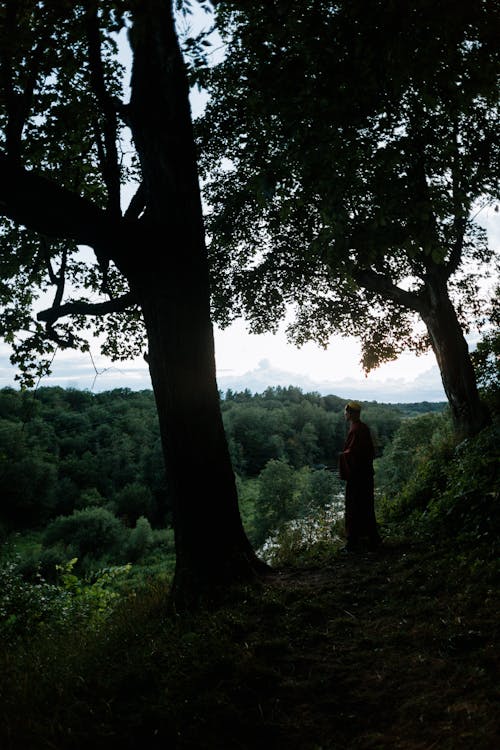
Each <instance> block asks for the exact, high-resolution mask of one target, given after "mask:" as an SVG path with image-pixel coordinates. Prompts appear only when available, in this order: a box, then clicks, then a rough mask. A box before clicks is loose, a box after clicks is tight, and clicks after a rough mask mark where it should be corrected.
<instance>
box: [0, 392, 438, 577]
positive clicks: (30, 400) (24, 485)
mask: <svg viewBox="0 0 500 750" xmlns="http://www.w3.org/2000/svg"><path fill="white" fill-rule="evenodd" d="M221 396H222V394H221ZM221 404H222V415H223V420H224V425H225V430H226V434H227V438H228V444H229V450H230V452H231V458H232V463H233V466H234V469H235V472H236V476H237V481H238V489H239V495H240V507H241V510H242V513H243V516H244V522H245V525H246V527H247V528H246V531H247V533H248V534H249V536H250V539H251V541H252V543H253V544H254V545H255V546H261V545H262V543H263V542H264V541H265V539H266V538H267V537H268V536H269V535H270V534H271V532H273V531H274V532H276V531H277V530H278V529H279V528H280V526H282V525H283V523H284V522H285V521H287V520H291V519H293V518H296V517H300V516H301V515H304V514H306V513H307V512H308V510H310V509H311V508H313V507H316V508H317V509H319V508H323V507H324V506H325V505H328V503H331V502H332V497H333V494H334V491H333V488H334V486H335V487H336V491H337V493H338V492H339V490H340V489H341V487H340V483H339V479H338V477H337V465H336V463H337V454H338V453H339V452H340V451H341V450H342V447H343V444H344V441H345V435H346V425H345V421H344V418H343V401H342V400H341V399H340V398H338V397H335V396H326V397H322V396H319V395H318V394H314V393H305V394H304V393H302V392H301V390H300V389H298V388H294V387H289V388H279V387H278V388H269V389H268V390H266V391H265V392H264V393H262V394H252V393H250V392H249V391H244V392H240V393H234V392H231V391H227V392H226V394H225V395H223V396H222V398H221ZM444 407H445V404H429V403H427V404H426V403H422V404H414V405H408V406H407V405H404V406H403V405H402V406H400V407H398V406H397V405H394V406H392V405H385V404H378V403H372V404H366V406H365V407H364V410H363V411H364V413H365V414H366V419H367V420H368V421H369V423H370V426H371V429H372V434H373V438H374V441H375V444H376V446H377V452H378V455H379V456H382V454H383V452H384V448H385V447H386V446H387V445H388V444H389V443H390V442H391V439H392V438H393V436H394V434H395V432H396V431H397V429H398V427H399V426H400V424H401V421H402V419H404V418H405V414H404V412H403V409H405V411H406V413H408V411H409V409H412V410H413V413H414V414H416V413H418V411H419V410H420V411H422V412H425V411H429V412H431V410H432V411H433V413H435V414H438V413H440V412H441V411H442V410H443V409H444ZM0 456H1V462H0V481H1V486H2V496H1V505H0V524H1V525H0V529H1V534H2V539H3V538H4V537H6V539H7V542H8V543H7V547H9V544H10V543H11V542H10V543H9V540H12V539H15V540H16V545H15V546H16V547H18V548H19V549H24V550H25V551H26V550H29V551H30V552H29V554H27V556H26V555H23V558H24V559H23V562H22V565H21V568H22V569H23V571H24V574H25V575H28V571H31V577H32V579H34V578H35V577H36V575H38V574H41V575H43V576H44V577H45V578H47V579H49V580H54V579H55V578H56V577H57V575H56V566H61V565H62V566H64V565H65V564H67V563H68V562H69V561H70V560H71V559H73V558H76V564H75V571H76V572H79V573H85V574H89V573H90V572H92V571H95V570H97V569H99V568H102V567H105V566H106V565H117V564H125V563H127V562H134V563H138V562H139V561H142V562H143V563H144V561H147V560H149V563H150V565H154V564H155V563H156V564H157V566H158V567H159V568H160V569H162V570H166V569H170V568H171V566H172V564H173V561H172V555H173V529H172V503H171V500H170V498H169V492H168V481H167V479H166V477H165V469H164V465H163V457H162V451H161V442H160V432H159V425H158V418H157V415H156V411H155V405H154V398H153V393H152V392H151V391H140V392H133V391H131V390H127V389H120V390H114V391H108V392H103V393H96V394H94V393H91V392H88V391H78V390H71V389H68V390H64V389H62V388H58V387H41V388H39V389H38V390H36V391H34V392H32V391H19V390H15V389H12V388H5V389H3V390H1V391H0ZM192 464H193V468H195V467H196V456H193V458H192ZM278 486H281V487H282V488H283V487H286V488H287V489H286V496H284V497H283V498H282V499H281V501H280V503H278V499H277V495H278V494H279V492H280V491H281V492H282V491H283V490H279V489H278ZM275 497H276V504H275ZM23 539H25V540H26V541H25V542H24V543H23ZM167 559H170V565H169V564H168V563H167ZM165 565H166V568H165Z"/></svg>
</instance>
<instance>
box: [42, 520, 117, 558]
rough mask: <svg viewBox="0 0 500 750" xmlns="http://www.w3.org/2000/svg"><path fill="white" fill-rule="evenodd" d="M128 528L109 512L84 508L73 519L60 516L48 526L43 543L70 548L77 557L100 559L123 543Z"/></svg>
mask: <svg viewBox="0 0 500 750" xmlns="http://www.w3.org/2000/svg"><path fill="white" fill-rule="evenodd" d="M124 536H125V529H124V527H123V525H122V524H121V523H120V521H119V520H118V518H116V517H115V516H114V515H113V514H112V513H111V512H110V511H109V510H106V509H105V508H85V509H83V510H77V511H74V513H72V515H71V516H59V518H56V519H55V520H54V521H52V523H50V524H49V525H48V526H47V529H46V530H45V534H44V538H43V541H44V544H45V545H46V546H51V545H54V544H57V543H58V542H60V543H64V544H66V545H68V544H69V545H71V546H72V547H73V548H74V549H75V550H76V554H77V556H78V557H85V556H89V557H91V558H93V559H98V558H100V557H102V556H103V555H104V554H106V553H109V552H110V551H112V550H114V549H116V548H117V547H118V546H119V545H120V543H122V542H123V541H124Z"/></svg>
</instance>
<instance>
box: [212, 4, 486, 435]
mask: <svg viewBox="0 0 500 750" xmlns="http://www.w3.org/2000/svg"><path fill="white" fill-rule="evenodd" d="M217 18H218V21H219V24H220V30H221V33H222V35H223V39H224V41H225V44H226V54H225V57H224V59H223V61H222V62H221V63H220V64H219V65H216V66H215V67H214V68H211V69H209V70H208V71H204V72H203V75H202V77H201V80H202V82H203V83H204V84H206V85H207V87H208V90H209V92H210V94H211V98H210V101H209V104H208V108H207V112H206V114H205V116H204V117H203V118H202V119H201V121H200V122H199V124H198V134H199V140H200V144H201V149H200V154H201V163H202V165H203V170H204V176H205V178H206V181H207V186H206V191H205V195H206V200H207V202H208V205H209V210H208V216H207V222H208V230H209V234H210V257H211V267H212V274H213V279H214V283H213V289H214V310H215V314H216V317H217V320H218V321H219V322H220V323H221V324H227V323H228V322H229V321H230V320H231V319H232V318H233V317H235V316H236V315H240V314H244V315H246V317H247V319H248V320H249V321H250V325H251V326H252V328H253V330H255V331H262V330H273V329H275V328H276V326H277V324H278V321H279V320H281V319H283V318H284V317H285V314H286V312H287V311H288V310H289V309H290V307H293V308H294V309H295V318H294V320H293V322H292V323H291V324H290V326H289V329H288V331H289V334H290V337H291V339H292V340H293V341H294V342H295V343H297V344H301V343H303V342H304V341H306V340H308V339H315V340H316V341H318V342H320V343H321V344H326V343H327V342H328V339H329V337H330V335H331V334H332V333H333V332H334V331H337V332H341V333H346V334H351V335H352V334H353V333H354V334H356V335H357V336H359V338H360V340H361V344H362V351H363V357H362V363H363V367H364V368H365V370H370V369H371V368H373V367H376V366H377V365H378V364H380V363H381V362H383V361H386V360H388V359H391V358H393V357H394V356H396V355H397V354H398V353H400V352H401V351H403V350H405V349H408V348H411V349H413V350H416V351H417V352H419V351H422V350H424V349H425V348H427V347H428V346H430V345H432V347H433V348H434V351H435V352H436V356H437V359H438V363H439V365H440V369H441V374H442V377H443V384H444V387H445V391H446V393H447V395H448V398H449V400H450V404H451V406H452V412H453V414H454V418H455V422H456V424H457V427H460V428H462V429H464V431H465V432H468V431H474V430H475V429H477V428H478V426H480V423H481V420H479V421H477V420H475V418H474V416H473V415H474V413H475V412H476V413H479V412H480V408H479V406H478V402H477V395H476V392H475V382H474V375H473V372H472V368H471V365H470V360H469V357H468V352H467V346H466V343H465V340H464V337H463V331H467V330H468V328H469V326H470V325H471V323H472V321H477V320H478V319H479V318H480V317H481V306H482V302H481V294H480V288H481V283H480V282H481V276H482V275H483V274H488V273H489V272H490V271H491V260H492V249H491V248H489V247H488V244H487V238H486V234H485V232H484V231H483V230H482V229H481V228H480V227H479V226H478V224H477V223H476V222H475V218H476V214H477V212H478V211H479V210H480V208H481V206H482V205H484V204H485V203H489V202H491V201H494V200H495V199H498V198H499V197H500V193H499V184H500V180H499V177H500V159H499V152H498V135H497V122H498V114H499V101H498V80H499V71H500V65H499V63H500V56H499V51H498V45H497V43H496V38H497V34H496V32H497V31H498V29H499V28H500V24H499V22H500V10H499V6H498V3H495V2H488V1H487V0H484V1H481V2H474V3H469V4H460V6H459V7H457V6H456V4H455V3H452V2H450V1H449V0H440V1H439V2H437V3H436V2H432V3H431V2H429V1H428V0H409V1H408V2H405V3H403V4H401V3H400V2H397V3H396V2H387V0H380V1H379V0H377V1H374V2H370V3H365V2H357V1H356V0H355V2H351V1H350V2H340V3H331V2H326V1H316V0H315V1H314V2H305V3H300V4H298V3H293V2H280V3H275V2H272V3H264V2H240V3H238V4H236V3H231V2H225V3H219V4H218V11H217ZM418 320H420V325H416V322H417V321H418ZM422 321H423V323H424V324H425V325H424V326H422V325H421V322H422ZM457 369H460V370H461V371H462V372H463V373H466V374H465V375H464V376H463V380H462V382H460V383H459V382H457V381H456V378H455V377H454V375H453V372H454V371H456V370H457Z"/></svg>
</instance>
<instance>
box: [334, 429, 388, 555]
mask: <svg viewBox="0 0 500 750" xmlns="http://www.w3.org/2000/svg"><path fill="white" fill-rule="evenodd" d="M374 456H375V449H374V446H373V440H372V437H371V433H370V430H369V428H368V426H367V425H366V424H365V423H364V422H360V421H357V422H351V428H350V430H349V433H348V435H347V439H346V442H345V445H344V450H343V451H342V453H341V454H340V456H339V473H340V477H341V479H345V480H346V481H347V484H346V496H345V532H346V537H347V545H348V547H350V546H353V547H354V546H357V545H358V544H359V543H360V542H361V541H362V539H363V538H366V539H367V541H368V546H369V547H377V546H378V545H379V544H380V537H379V534H378V530H377V523H376V520H375V509H374V488H373V459H374Z"/></svg>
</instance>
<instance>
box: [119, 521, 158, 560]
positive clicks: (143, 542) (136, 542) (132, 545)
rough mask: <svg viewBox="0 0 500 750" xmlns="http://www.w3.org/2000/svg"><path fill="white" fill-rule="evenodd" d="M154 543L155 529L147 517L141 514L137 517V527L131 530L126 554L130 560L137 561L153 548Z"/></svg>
mask: <svg viewBox="0 0 500 750" xmlns="http://www.w3.org/2000/svg"><path fill="white" fill-rule="evenodd" d="M153 544H154V536H153V530H152V529H151V524H150V523H149V521H148V519H147V518H144V516H141V517H140V518H138V519H137V523H136V525H135V529H132V531H131V532H130V537H129V540H128V542H127V547H126V550H127V552H126V554H127V559H128V560H130V562H137V560H140V558H141V557H144V555H145V554H146V553H147V552H148V550H150V549H151V547H152V546H153Z"/></svg>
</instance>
